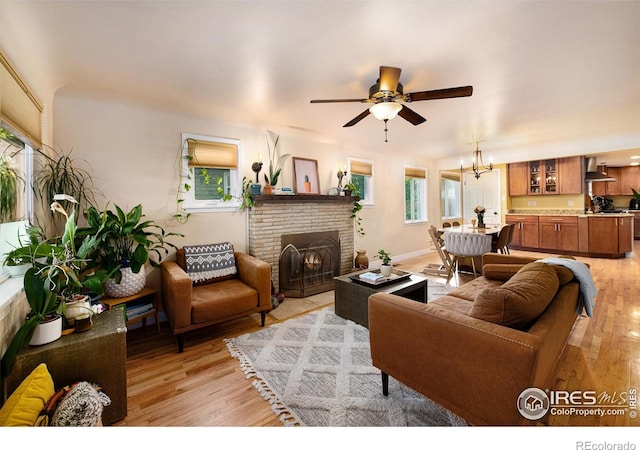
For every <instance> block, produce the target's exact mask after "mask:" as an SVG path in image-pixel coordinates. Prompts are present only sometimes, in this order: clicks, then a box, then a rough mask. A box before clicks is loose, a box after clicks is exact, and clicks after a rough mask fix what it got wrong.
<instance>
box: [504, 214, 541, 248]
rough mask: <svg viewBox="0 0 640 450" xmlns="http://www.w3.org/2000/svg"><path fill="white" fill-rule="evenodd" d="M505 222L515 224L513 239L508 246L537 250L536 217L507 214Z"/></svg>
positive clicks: (537, 231)
mask: <svg viewBox="0 0 640 450" xmlns="http://www.w3.org/2000/svg"><path fill="white" fill-rule="evenodd" d="M505 221H506V223H508V224H515V225H516V226H515V228H514V230H513V239H512V241H511V244H510V246H511V247H513V248H531V249H537V248H538V246H539V235H538V234H539V228H538V216H529V215H517V214H507V215H506V216H505Z"/></svg>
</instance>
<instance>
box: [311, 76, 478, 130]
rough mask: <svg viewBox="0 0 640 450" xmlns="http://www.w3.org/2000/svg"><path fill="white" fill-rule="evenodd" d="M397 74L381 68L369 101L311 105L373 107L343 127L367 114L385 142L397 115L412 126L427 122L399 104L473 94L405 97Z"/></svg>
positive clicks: (467, 90) (469, 89)
mask: <svg viewBox="0 0 640 450" xmlns="http://www.w3.org/2000/svg"><path fill="white" fill-rule="evenodd" d="M400 72H401V69H399V68H397V67H388V66H380V78H378V80H377V81H376V83H375V84H374V85H373V86H371V87H370V88H369V97H368V98H351V99H348V98H343V99H328V100H311V103H346V102H357V103H373V105H371V107H369V108H368V109H366V110H364V111H363V112H362V113H360V114H359V115H358V116H356V117H354V118H353V119H351V120H350V121H349V122H347V123H345V124H344V125H343V127H352V126H354V125H355V124H357V123H358V122H360V121H361V120H362V119H364V118H365V117H367V116H368V115H369V114H373V115H374V117H375V118H376V119H378V120H382V121H384V135H385V142H387V131H388V130H387V122H388V121H389V120H390V119H393V118H394V117H396V115H398V116H400V117H402V118H403V119H405V120H406V121H408V122H410V123H411V124H413V125H420V124H421V123H423V122H426V120H427V119H425V118H424V117H422V116H421V115H420V114H418V113H417V112H415V111H413V110H412V109H410V108H409V107H408V106H407V105H404V104H402V103H411V102H417V101H422V100H438V99H443V98H455V97H469V96H470V95H471V94H472V93H473V86H461V87H455V88H448V89H436V90H432V91H420V92H412V93H407V94H405V93H404V88H403V86H402V83H400Z"/></svg>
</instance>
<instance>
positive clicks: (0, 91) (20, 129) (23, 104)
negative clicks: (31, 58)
mask: <svg viewBox="0 0 640 450" xmlns="http://www.w3.org/2000/svg"><path fill="white" fill-rule="evenodd" d="M41 114H42V105H41V104H40V102H38V100H36V98H35V97H34V96H33V94H32V93H31V91H30V90H29V88H28V87H27V85H26V84H25V83H24V82H23V81H22V80H21V79H20V77H19V76H18V73H17V72H16V70H15V69H14V68H13V66H12V65H11V64H10V63H9V61H8V60H7V59H6V58H5V56H4V55H3V54H2V53H0V122H1V123H2V124H3V125H4V126H6V128H8V129H9V130H10V131H15V132H16V133H17V134H20V135H21V137H22V138H24V139H26V140H28V141H29V143H30V144H31V145H32V146H33V147H41V144H40V142H41V141H42V133H41V127H40V116H41Z"/></svg>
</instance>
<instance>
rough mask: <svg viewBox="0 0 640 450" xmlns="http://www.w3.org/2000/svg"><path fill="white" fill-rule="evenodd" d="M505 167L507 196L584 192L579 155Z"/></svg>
mask: <svg viewBox="0 0 640 450" xmlns="http://www.w3.org/2000/svg"><path fill="white" fill-rule="evenodd" d="M507 168H508V171H507V173H508V178H509V180H508V181H509V195H510V196H518V195H542V194H582V193H583V192H584V158H583V157H582V156H572V157H568V158H558V159H545V160H540V161H528V162H521V163H512V164H509V165H508V167H507Z"/></svg>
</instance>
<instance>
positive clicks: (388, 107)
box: [369, 101, 402, 120]
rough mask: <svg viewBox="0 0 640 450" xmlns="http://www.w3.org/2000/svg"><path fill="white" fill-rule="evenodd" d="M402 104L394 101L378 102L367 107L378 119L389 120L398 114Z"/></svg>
mask: <svg viewBox="0 0 640 450" xmlns="http://www.w3.org/2000/svg"><path fill="white" fill-rule="evenodd" d="M401 109H402V105H401V104H400V103H396V102H393V101H391V102H380V103H376V104H375V105H373V106H372V107H371V108H369V112H370V113H371V114H373V116H374V117H375V118H376V119H378V120H390V119H393V118H394V117H395V116H397V115H398V113H399V112H400V110H401Z"/></svg>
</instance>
